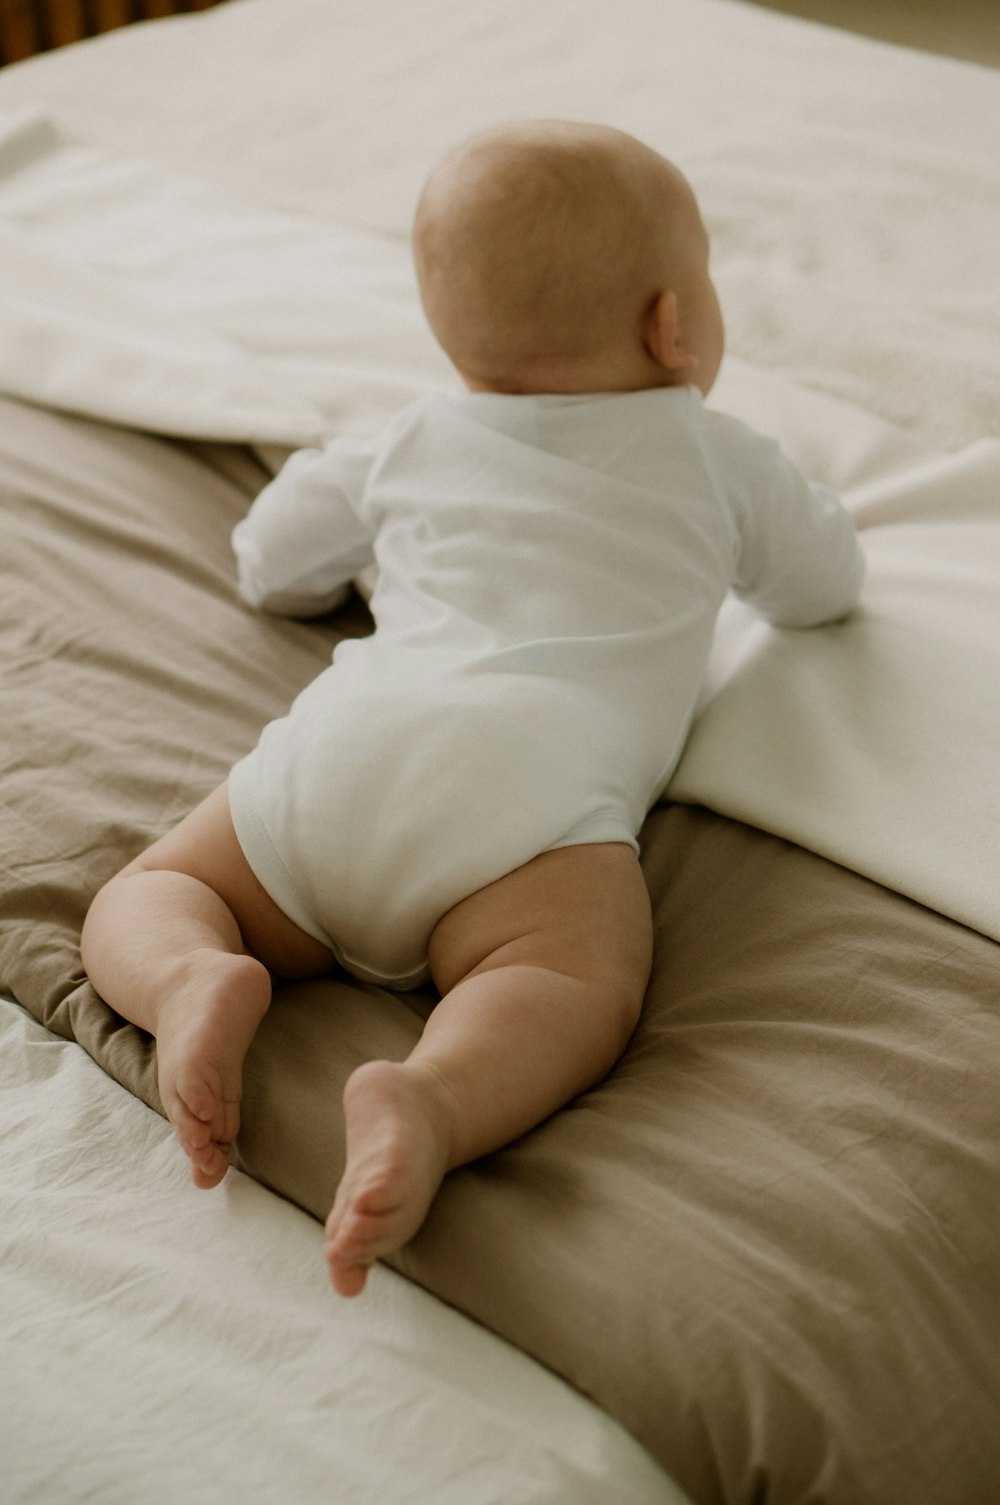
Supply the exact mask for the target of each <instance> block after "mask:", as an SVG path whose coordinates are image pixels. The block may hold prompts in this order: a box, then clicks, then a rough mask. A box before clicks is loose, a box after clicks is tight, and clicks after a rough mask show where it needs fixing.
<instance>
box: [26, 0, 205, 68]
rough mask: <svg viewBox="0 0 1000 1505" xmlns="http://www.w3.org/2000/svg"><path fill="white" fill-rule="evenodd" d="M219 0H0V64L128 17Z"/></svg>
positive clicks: (155, 14)
mask: <svg viewBox="0 0 1000 1505" xmlns="http://www.w3.org/2000/svg"><path fill="white" fill-rule="evenodd" d="M218 3H219V0H0V65H2V64H4V63H16V62H20V60H21V59H22V58H26V57H31V56H32V55H33V54H34V53H36V52H46V51H48V49H49V48H51V47H62V46H64V45H65V44H66V43H67V42H79V41H81V40H82V38H84V37H93V36H97V35H98V33H100V32H102V31H114V29H115V28H116V27H118V26H128V25H129V24H130V22H132V21H152V20H155V19H156V18H157V17H159V16H175V15H178V14H179V13H181V12H183V11H191V10H208V9H209V7H210V6H212V5H217V4H218Z"/></svg>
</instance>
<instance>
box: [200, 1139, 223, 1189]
mask: <svg viewBox="0 0 1000 1505" xmlns="http://www.w3.org/2000/svg"><path fill="white" fill-rule="evenodd" d="M228 1169H229V1149H228V1146H223V1145H219V1144H210V1145H209V1146H208V1147H207V1148H206V1149H204V1150H199V1151H198V1152H197V1153H196V1154H194V1155H192V1156H191V1179H192V1181H193V1182H194V1184H195V1186H197V1187H200V1188H201V1189H202V1190H204V1191H208V1190H210V1189H211V1187H213V1186H218V1184H219V1182H220V1181H222V1180H224V1178H225V1175H226V1172H227V1171H228Z"/></svg>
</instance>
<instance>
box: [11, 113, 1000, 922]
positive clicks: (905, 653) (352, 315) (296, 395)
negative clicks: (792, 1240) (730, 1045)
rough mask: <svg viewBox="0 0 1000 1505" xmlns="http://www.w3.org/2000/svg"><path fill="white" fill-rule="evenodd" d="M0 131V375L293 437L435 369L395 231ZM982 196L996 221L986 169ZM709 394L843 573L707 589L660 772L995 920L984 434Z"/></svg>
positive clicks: (725, 809)
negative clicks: (699, 660) (675, 753)
mask: <svg viewBox="0 0 1000 1505" xmlns="http://www.w3.org/2000/svg"><path fill="white" fill-rule="evenodd" d="M998 97H1000V96H998ZM0 131H2V135H0V171H2V172H3V175H2V177H0V255H2V256H3V258H4V265H5V271H6V273H7V275H6V277H5V286H4V289H3V292H2V294H0V388H2V390H4V391H6V392H8V393H10V394H12V395H14V396H19V397H24V398H28V399H30V400H32V401H35V402H40V403H48V404H53V405H56V406H63V407H68V408H71V409H73V410H75V411H80V412H85V413H88V414H90V415H92V416H96V417H101V418H105V419H109V420H111V421H115V422H119V423H124V424H133V425H137V426H139V427H143V428H151V429H157V430H160V431H165V432H168V433H177V434H187V435H194V436H202V437H203V436H212V437H217V438H226V439H236V440H245V441H248V442H254V443H257V444H265V443H269V442H270V443H279V444H284V445H287V446H293V445H297V444H300V443H302V442H305V441H307V440H309V439H312V438H315V437H316V436H317V435H318V434H322V433H330V432H333V431H337V430H341V431H342V430H344V429H350V428H366V429H369V428H371V427H372V426H374V425H375V424H376V423H378V422H380V421H382V419H384V418H385V417H386V416H388V414H389V413H390V412H391V411H392V410H393V409H394V408H395V407H396V406H397V405H398V404H399V403H400V402H401V401H404V400H406V399H408V398H409V397H411V396H413V395H415V394H416V393H417V392H419V391H421V390H423V389H425V388H426V387H427V386H429V385H435V384H442V383H444V384H448V383H453V382H454V380H455V378H454V377H453V375H452V374H451V373H450V371H449V369H448V368H447V366H446V364H445V363H444V361H443V358H442V357H441V356H440V354H439V352H438V351H437V349H436V347H435V346H434V344H433V342H432V340H431V338H430V336H429V334H428V333H427V332H426V330H425V328H424V326H423V324H422V321H421V318H420V314H419V309H418V302H417V296H416V290H415V285H414V282H413V277H412V272H411V270H410V265H409V257H408V252H407V248H406V245H405V243H404V242H402V241H401V240H393V239H391V238H387V237H381V236H375V235H372V234H369V233H366V232H364V231H359V230H356V229H353V228H346V229H345V228H343V227H340V226H337V225H334V224H332V223H330V222H329V221H327V220H325V219H321V218H318V217H317V218H309V217H307V216H304V215H299V214H293V213H290V212H280V213H279V212H270V211H265V210H261V209H257V208H252V207H245V206H243V205H241V204H239V203H236V202H234V201H230V200H228V199H226V198H225V197H224V196H220V195H219V194H218V193H217V192H216V191H214V190H212V189H210V188H208V187H207V186H205V185H200V184H199V183H198V182H196V181H193V180H185V179H180V178H178V177H177V176H176V175H174V174H170V173H167V172H165V171H164V170H162V169H160V168H157V167H154V166H151V165H143V164H140V163H136V162H130V161H127V160H124V159H121V158H119V157H118V156H116V155H114V154H109V153H106V152H103V151H101V150H98V149H95V148H86V147H83V146H81V145H80V144H78V143H76V142H74V141H73V140H71V139H70V138H68V137H67V136H66V135H65V133H64V132H61V131H60V130H58V129H57V128H56V127H55V126H54V125H53V124H52V123H51V121H49V120H46V119H45V118H43V117H41V116H40V115H39V114H38V112H28V113H22V114H15V115H13V116H8V117H6V118H5V119H4V120H3V122H2V123H0ZM3 169H5V171H3ZM994 201H995V208H996V212H997V214H998V215H1000V182H998V184H997V186H996V191H995V195H994ZM716 400H717V401H718V402H719V404H720V405H722V406H725V407H728V408H729V409H730V410H731V411H733V412H735V413H737V414H738V415H740V416H743V417H745V418H747V419H748V420H749V421H752V422H754V423H756V424H757V426H758V427H761V428H763V429H766V430H770V431H771V432H775V433H777V434H778V436H779V437H780V438H781V439H782V441H783V442H784V444H785V447H786V449H787V450H788V452H789V453H790V454H791V455H792V457H793V458H795V459H797V460H798V461H799V463H800V464H802V466H803V468H804V469H806V470H807V472H809V473H810V474H811V475H813V476H814V477H815V478H817V479H820V480H824V481H827V482H828V483H830V484H833V485H835V486H837V487H838V488H839V489H841V490H842V492H843V494H844V496H845V500H846V501H847V503H848V505H849V506H851V507H852V508H853V509H854V510H855V513H856V515H857V518H858V522H859V524H860V525H861V526H863V527H864V528H865V529H866V534H865V545H866V551H867V554H868V558H869V575H868V581H867V584H866V588H865V593H864V597H863V602H862V607H861V610H860V611H859V612H858V613H857V614H856V615H855V616H854V617H852V618H851V620H850V621H849V622H847V623H845V624H842V625H838V626H834V627H830V628H825V629H820V630H816V631H810V632H798V633H796V632H787V631H786V632H779V631H775V630H773V629H769V628H766V627H764V626H763V625H762V624H760V623H758V622H756V621H755V620H754V619H753V618H752V617H750V616H749V614H748V613H746V612H745V611H744V610H742V609H741V608H739V607H737V606H736V605H732V606H731V607H727V608H726V610H725V612H724V615H723V618H722V621H721V623H720V632H719V640H718V644H717V649H716V653H715V657H714V659H713V662H712V665H711V668H710V675H709V681H708V684H707V686H706V693H705V696H704V697H703V703H702V714H701V716H700V718H699V720H698V721H697V723H696V726H695V729H694V733H693V736H692V738H691V742H690V745H689V748H688V751H687V753H686V755H685V757H684V759H683V761H682V763H681V766H680V768H679V769H678V772H677V775H676V777H675V780H674V782H673V784H672V785H671V788H670V790H669V791H668V792H669V794H670V795H671V796H672V797H673V798H677V799H682V800H685V801H689V802H694V803H703V804H706V805H709V806H710V807H711V808H714V809H716V810H719V811H720V812H721V813H723V814H726V815H731V816H734V817H736V818H739V819H741V820H744V821H746V822H748V823H750V824H753V825H756V826H759V827H761V828H762V829H765V830H768V831H771V832H774V833H775V834H778V835H781V836H785V837H787V838H789V839H791V840H794V841H796V842H798V843H800V844H801V845H804V846H806V847H808V848H811V849H813V850H815V851H817V852H819V853H821V854H822V855H824V856H827V857H831V858H833V859H835V860H836V861H838V862H840V863H842V864H844V865H846V866H848V867H850V868H852V869H854V870H856V871H858V872H860V873H862V874H865V875H866V876H869V877H871V878H874V879H877V880H878V881H880V882H882V883H884V884H886V885H888V886H890V887H892V888H895V889H897V890H899V891H900V892H902V893H904V894H907V895H909V896H910V897H912V898H914V899H916V900H918V901H919V902H921V903H924V904H927V905H930V906H932V907H933V908H935V909H938V910H940V911H941V912H942V913H944V914H947V915H950V916H952V917H953V918H956V919H958V920H961V921H963V922H965V923H967V924H969V925H972V926H974V927H976V928H978V929H980V930H982V931H984V932H985V933H987V934H990V935H993V936H995V937H997V938H1000V909H998V906H997V905H996V900H995V879H996V863H995V852H994V847H993V843H992V840H991V833H992V832H993V831H994V830H995V829H996V828H997V823H998V820H1000V780H998V779H997V776H996V748H997V746H998V745H1000V662H998V659H1000V649H998V647H997V639H996V633H995V630H993V629H994V624H995V622H996V621H997V620H998V619H1000V507H998V503H997V498H998V496H1000V444H998V443H990V442H988V441H985V440H984V441H980V442H979V443H975V444H972V445H971V446H967V447H966V448H964V449H962V450H960V451H958V452H956V453H953V454H950V455H936V454H935V453H934V452H933V451H932V450H930V449H929V448H928V447H927V445H926V443H925V441H924V439H923V437H922V436H914V435H912V434H910V433H907V432H906V431H904V430H902V429H900V428H898V427H897V426H894V425H892V424H890V423H888V422H887V421H886V420H884V419H882V418H879V417H875V416H873V415H871V414H869V413H866V412H865V411H864V410H863V409H862V408H859V407H857V406H855V405H854V404H852V403H848V402H846V401H843V400H837V399H834V398H831V397H829V396H824V395H822V394H820V393H818V392H816V391H810V390H808V389H806V388H799V387H796V386H794V385H793V384H790V383H788V382H787V381H785V380H783V379H782V378H781V377H778V376H775V375H773V374H768V373H764V372H763V371H757V370H754V369H753V368H752V367H750V366H748V365H746V364H744V363H742V362H740V361H739V360H738V359H733V358H731V359H730V361H729V363H728V366H727V370H726V375H725V378H724V380H723V381H722V383H721V384H720V387H719V388H718V391H717V394H716Z"/></svg>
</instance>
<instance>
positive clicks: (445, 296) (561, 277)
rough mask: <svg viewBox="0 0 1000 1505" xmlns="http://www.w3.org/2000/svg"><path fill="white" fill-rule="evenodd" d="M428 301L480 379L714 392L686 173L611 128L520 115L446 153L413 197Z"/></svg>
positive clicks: (523, 385) (713, 344)
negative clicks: (693, 387)
mask: <svg viewBox="0 0 1000 1505" xmlns="http://www.w3.org/2000/svg"><path fill="white" fill-rule="evenodd" d="M413 249H414V257H415V261H416V267H417V276H418V279H419V282H420V291H421V296H422V298H423V303H424V309H425V311H426V314H427V318H428V321H429V323H430V325H431V328H432V330H433V331H434V334H435V335H436V337H437V339H438V341H439V342H440V344H441V346H442V347H443V349H444V350H445V352H446V354H447V355H448V356H449V357H450V358H451V360H452V362H453V364H454V365H455V366H456V367H457V369H458V371H459V372H460V374H461V375H462V377H463V378H464V380H465V382H466V384H467V385H468V386H469V387H471V388H472V389H473V390H485V391H498V392H593V391H629V390H638V389H641V388H645V387H654V386H671V385H678V384H681V383H685V382H692V383H694V384H695V385H697V386H698V387H700V388H701V390H702V391H703V392H706V393H707V392H708V390H709V388H710V387H711V385H712V383H713V381H714V380H715V376H716V373H717V371H718V368H719V362H720V360H721V358H722V346H723V330H722V318H721V315H720V312H719V304H718V300H717V298H716V295H715V289H714V287H713V285H712V282H711V279H710V277H709V275H708V236H707V234H706V232H705V227H704V225H703V224H702V219H701V215H700V213H699V211H698V205H697V202H696V200H695V197H694V194H693V193H692V191H691V188H690V186H689V185H688V183H687V180H686V179H685V178H684V177H683V175H682V174H681V173H680V172H679V171H678V169H677V168H676V167H674V166H673V165H672V164H671V163H669V162H667V161H666V159H665V158H663V157H661V156H659V155H658V153H656V152H654V151H652V150H651V149H650V148H649V147H647V146H644V145H643V144H642V143H641V142H640V141H637V140H635V138H634V137H632V136H628V135H626V134H625V133H624V132H622V131H616V130H612V129H611V128H609V127H606V126H596V125H577V124H571V123H569V122H565V121H554V120H540V121H526V122H521V123H517V124H513V125H506V126H500V127H497V128H495V129H493V130H488V131H484V132H482V133H481V134H479V135H476V136H473V137H471V138H470V139H469V140H467V141H464V142H462V143H461V144H460V145H459V146H458V147H456V148H455V149H454V150H452V151H451V152H449V153H448V155H447V156H446V157H445V158H444V159H443V161H442V162H441V163H440V164H439V165H438V166H437V167H436V168H435V170H434V171H433V172H432V174H431V176H430V178H429V179H428V181H427V183H426V185H425V187H424V191H423V194H422V195H421V198H420V203H419V205H418V207H417V214H416V219H415V221H414V229H413Z"/></svg>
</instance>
